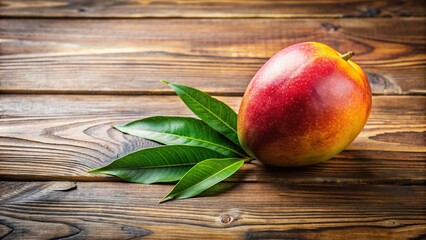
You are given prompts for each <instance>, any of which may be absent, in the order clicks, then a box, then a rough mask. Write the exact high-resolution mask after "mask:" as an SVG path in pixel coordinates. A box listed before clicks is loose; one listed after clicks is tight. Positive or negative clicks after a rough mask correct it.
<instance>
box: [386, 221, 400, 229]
mask: <svg viewBox="0 0 426 240" xmlns="http://www.w3.org/2000/svg"><path fill="white" fill-rule="evenodd" d="M386 225H387V226H389V227H396V226H399V223H398V221H396V220H388V221H387V222H386Z"/></svg>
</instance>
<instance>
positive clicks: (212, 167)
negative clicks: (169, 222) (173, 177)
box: [160, 158, 244, 202]
mask: <svg viewBox="0 0 426 240" xmlns="http://www.w3.org/2000/svg"><path fill="white" fill-rule="evenodd" d="M243 164H244V159H238V158H225V159H207V160H204V161H202V162H200V163H198V164H197V165H195V166H194V167H193V168H191V169H190V170H189V171H188V172H187V173H186V174H185V175H184V176H183V177H182V179H181V180H180V181H179V182H178V183H177V184H176V186H175V187H174V188H173V190H172V191H171V192H170V193H169V194H167V196H165V197H164V198H163V199H162V200H161V201H160V202H165V201H168V200H171V199H179V198H190V197H194V196H196V195H198V194H200V193H202V192H203V191H205V190H206V189H208V188H210V187H212V186H214V185H215V184H217V183H219V182H220V181H222V180H224V179H226V178H228V177H229V176H231V175H232V174H234V173H235V172H236V171H237V170H238V169H240V167H241V166H242V165H243Z"/></svg>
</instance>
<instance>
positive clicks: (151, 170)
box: [89, 145, 224, 184]
mask: <svg viewBox="0 0 426 240" xmlns="http://www.w3.org/2000/svg"><path fill="white" fill-rule="evenodd" d="M223 157H224V156H223V155H222V154H220V153H218V152H216V151H213V150H210V149H207V148H202V147H195V146H184V145H171V146H160V147H153V148H146V149H142V150H138V151H135V152H132V153H130V154H128V155H125V156H123V157H121V158H118V159H117V160H115V161H114V162H112V163H111V164H109V165H107V166H104V167H101V168H97V169H92V170H90V171H89V172H90V173H96V174H109V175H114V176H117V177H119V178H121V179H123V180H125V181H129V182H136V183H148V184H149V183H155V182H174V181H178V180H179V179H181V178H182V177H183V175H185V173H186V172H187V171H188V170H189V169H191V167H193V166H194V165H195V164H197V163H198V162H201V161H202V160H205V159H209V158H223Z"/></svg>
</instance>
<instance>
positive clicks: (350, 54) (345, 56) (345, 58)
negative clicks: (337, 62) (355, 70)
mask: <svg viewBox="0 0 426 240" xmlns="http://www.w3.org/2000/svg"><path fill="white" fill-rule="evenodd" d="M353 55H355V53H354V52H352V51H349V52H347V53H345V54H342V55H340V57H341V58H343V60H345V61H348V60H349V59H350V58H351V57H352V56H353Z"/></svg>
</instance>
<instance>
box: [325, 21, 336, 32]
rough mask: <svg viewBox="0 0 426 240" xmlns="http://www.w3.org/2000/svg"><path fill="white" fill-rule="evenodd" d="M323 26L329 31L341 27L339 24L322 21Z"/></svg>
mask: <svg viewBox="0 0 426 240" xmlns="http://www.w3.org/2000/svg"><path fill="white" fill-rule="evenodd" d="M321 27H322V28H324V29H325V30H326V31H327V32H337V31H338V30H339V29H340V26H339V25H335V24H332V23H328V22H324V23H321Z"/></svg>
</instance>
